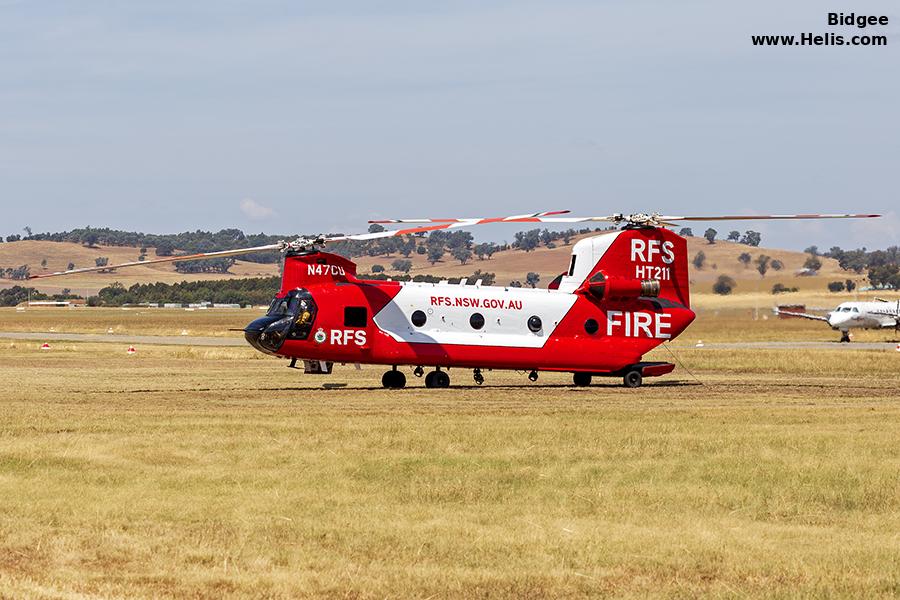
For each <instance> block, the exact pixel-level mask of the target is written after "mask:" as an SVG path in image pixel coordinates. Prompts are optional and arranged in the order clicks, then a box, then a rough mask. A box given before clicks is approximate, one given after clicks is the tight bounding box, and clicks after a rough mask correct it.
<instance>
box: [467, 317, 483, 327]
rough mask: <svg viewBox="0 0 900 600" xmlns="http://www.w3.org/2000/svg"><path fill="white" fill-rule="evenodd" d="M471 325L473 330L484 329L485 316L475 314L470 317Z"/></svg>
mask: <svg viewBox="0 0 900 600" xmlns="http://www.w3.org/2000/svg"><path fill="white" fill-rule="evenodd" d="M469 325H471V326H472V329H481V328H482V327H484V315H483V314H481V313H474V314H473V315H472V316H471V317H469Z"/></svg>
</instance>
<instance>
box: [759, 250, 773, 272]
mask: <svg viewBox="0 0 900 600" xmlns="http://www.w3.org/2000/svg"><path fill="white" fill-rule="evenodd" d="M771 260H772V257H770V256H766V255H765V254H760V255H759V256H757V257H756V261H755V262H756V270H757V271H759V275H760V277H765V276H766V272H767V271H768V270H769V262H770V261H771Z"/></svg>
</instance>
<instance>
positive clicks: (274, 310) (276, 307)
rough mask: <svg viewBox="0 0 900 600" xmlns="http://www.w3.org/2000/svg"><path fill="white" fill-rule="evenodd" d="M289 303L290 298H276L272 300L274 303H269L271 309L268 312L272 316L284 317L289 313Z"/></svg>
mask: <svg viewBox="0 0 900 600" xmlns="http://www.w3.org/2000/svg"><path fill="white" fill-rule="evenodd" d="M289 303H290V298H287V297H285V298H275V299H274V300H272V304H270V305H269V310H268V311H267V312H266V314H267V315H268V316H270V317H283V316H285V315H286V314H288V306H289Z"/></svg>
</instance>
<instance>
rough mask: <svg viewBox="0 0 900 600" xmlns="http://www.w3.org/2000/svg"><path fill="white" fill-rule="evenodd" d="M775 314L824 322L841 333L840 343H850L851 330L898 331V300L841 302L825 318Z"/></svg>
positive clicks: (786, 311) (778, 311) (778, 312)
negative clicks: (890, 328) (889, 329)
mask: <svg viewBox="0 0 900 600" xmlns="http://www.w3.org/2000/svg"><path fill="white" fill-rule="evenodd" d="M775 314H776V315H791V316H792V317H801V318H803V319H815V320H816V321H825V322H826V323H828V325H829V326H831V328H832V329H834V330H835V331H838V330H839V331H840V332H841V342H849V341H850V330H851V329H884V328H887V327H892V328H894V329H900V300H897V301H896V302H889V301H887V300H883V299H881V298H876V301H875V302H842V303H841V304H839V305H838V306H837V308H835V309H834V310H833V311H831V312H830V313H828V315H827V316H823V315H811V314H809V313H799V312H792V311H789V310H779V309H777V308H776V309H775Z"/></svg>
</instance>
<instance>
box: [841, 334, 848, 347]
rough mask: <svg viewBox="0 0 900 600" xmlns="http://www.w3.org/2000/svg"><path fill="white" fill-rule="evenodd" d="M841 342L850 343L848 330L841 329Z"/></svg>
mask: <svg viewBox="0 0 900 600" xmlns="http://www.w3.org/2000/svg"><path fill="white" fill-rule="evenodd" d="M841 343H842V344H849V343H850V332H849V331H842V332H841Z"/></svg>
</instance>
